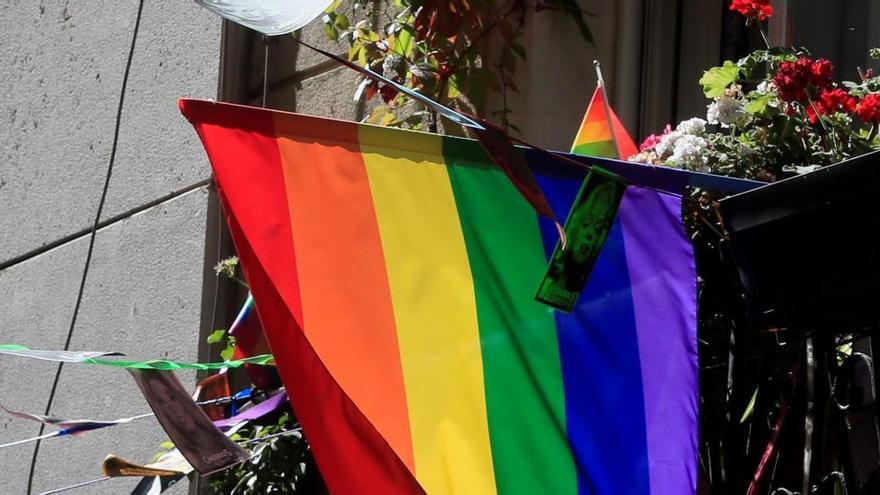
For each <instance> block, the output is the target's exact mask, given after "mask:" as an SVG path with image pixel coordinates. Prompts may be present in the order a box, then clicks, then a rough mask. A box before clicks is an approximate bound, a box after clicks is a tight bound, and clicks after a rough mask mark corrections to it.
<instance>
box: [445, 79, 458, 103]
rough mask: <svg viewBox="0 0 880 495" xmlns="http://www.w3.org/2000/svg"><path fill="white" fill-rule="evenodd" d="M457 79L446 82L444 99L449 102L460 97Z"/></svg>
mask: <svg viewBox="0 0 880 495" xmlns="http://www.w3.org/2000/svg"><path fill="white" fill-rule="evenodd" d="M457 79H458V78H457V77H450V78H449V80H448V81H447V82H446V99H448V100H450V101H452V100H454V99H456V98H458V97H459V96H461V91H460V90H459V89H458V82H457Z"/></svg>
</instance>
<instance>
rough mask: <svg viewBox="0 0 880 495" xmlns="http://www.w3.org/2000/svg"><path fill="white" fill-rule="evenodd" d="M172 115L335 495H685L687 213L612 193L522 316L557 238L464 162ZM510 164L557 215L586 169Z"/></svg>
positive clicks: (354, 138) (409, 139)
mask: <svg viewBox="0 0 880 495" xmlns="http://www.w3.org/2000/svg"><path fill="white" fill-rule="evenodd" d="M180 105H181V110H182V111H183V113H184V115H185V116H186V117H187V118H188V119H189V120H190V122H192V123H193V125H194V126H195V128H196V130H197V131H198V133H199V136H200V137H201V139H202V141H203V143H204V144H205V148H206V150H207V152H208V156H209V158H210V161H211V164H212V167H213V169H214V174H215V178H216V181H217V186H218V191H219V193H220V198H221V200H222V203H223V207H224V211H225V214H226V217H227V220H228V222H229V226H230V230H231V233H232V237H233V240H234V241H235V246H236V249H237V252H238V256H239V257H240V258H241V260H242V266H243V268H244V272H245V276H246V278H247V280H248V283H249V285H250V288H251V290H252V291H253V296H254V301H255V303H256V309H257V310H258V311H259V316H260V319H261V321H262V323H263V328H264V329H265V332H266V337H267V339H268V342H269V345H270V347H271V349H272V352H273V354H274V356H275V360H276V363H277V365H278V369H279V372H280V374H281V378H282V380H283V382H284V384H285V386H286V388H287V391H288V393H289V394H290V398H291V402H292V405H293V408H294V411H295V413H296V416H297V419H298V420H299V421H300V422H301V423H302V425H303V428H304V431H305V434H306V436H307V437H308V439H309V442H310V444H311V446H312V450H313V452H314V455H315V459H316V460H317V462H318V465H319V467H320V469H321V474H322V476H323V477H324V479H325V481H326V483H327V486H328V487H329V489H330V491H331V492H332V493H336V494H345V495H352V494H355V495H356V494H383V495H389V494H390V495H394V494H406V495H409V494H422V493H427V494H431V495H466V494H474V495H492V494H496V493H497V494H513V495H516V494H523V495H526V494H528V495H533V494H545V493H546V494H554V495H565V494H571V495H574V494H591V495H596V494H598V495H603V494H609V495H610V494H622V493H625V494H628V495H649V494H687V493H693V492H694V490H695V483H696V462H697V355H696V274H695V271H694V264H693V251H692V248H691V245H690V242H689V240H688V237H687V235H686V233H685V231H684V228H683V226H682V223H681V214H680V209H681V197H680V196H677V195H673V194H665V193H661V192H657V191H655V190H651V189H643V188H639V187H633V186H631V187H629V188H627V189H626V191H625V192H624V197H623V200H622V202H621V204H620V208H619V210H618V212H619V215H618V217H617V220H616V221H615V223H614V225H613V227H612V229H611V232H610V233H609V234H608V240H607V242H606V243H605V247H604V248H603V250H602V252H601V255H600V256H599V260H598V261H597V263H596V265H595V268H594V270H593V275H592V277H591V278H590V280H589V281H588V282H587V286H586V288H585V289H584V292H583V294H582V297H581V299H580V300H579V301H578V303H577V305H576V306H575V308H574V310H573V311H572V312H571V313H561V312H556V311H554V310H552V309H551V308H549V307H548V306H545V305H542V304H540V303H538V302H536V301H535V299H534V294H535V290H536V288H537V286H538V284H539V282H540V281H541V279H542V277H543V276H544V273H545V270H546V268H547V260H548V258H549V256H550V255H551V253H552V251H553V248H554V246H555V244H556V241H557V233H556V230H555V228H554V226H553V223H552V222H551V221H549V220H547V219H544V218H539V217H538V216H537V215H536V213H535V210H534V209H533V208H532V207H531V206H530V205H529V204H528V203H527V202H526V200H525V199H523V196H522V195H521V194H520V193H519V191H517V189H516V187H514V185H513V184H512V183H511V181H510V179H509V178H508V177H507V176H506V174H505V173H504V172H503V171H502V170H501V169H500V168H499V167H497V166H496V165H494V164H493V163H492V162H491V161H490V159H489V158H488V157H487V156H486V154H485V152H484V151H483V149H482V148H481V147H480V145H479V144H478V143H477V142H476V141H472V140H468V139H460V138H453V137H448V136H439V135H433V134H425V133H418V132H411V131H401V130H394V129H388V128H382V127H376V126H369V125H362V124H357V123H353V122H341V121H334V120H327V119H321V118H316V117H309V116H304V115H296V114H290V113H284V112H277V111H270V110H264V109H257V108H250V107H242V106H237V105H230V104H223V103H213V102H207V101H197V100H182V101H181V103H180ZM518 152H522V153H525V162H526V163H528V164H529V166H530V167H531V168H532V170H533V171H534V173H535V177H536V179H537V180H538V182H539V183H540V184H541V187H542V189H543V190H544V192H545V193H546V195H547V199H548V201H549V202H550V203H551V204H552V206H553V208H554V209H556V210H557V211H568V210H569V209H570V207H571V205H572V203H573V201H574V199H575V196H576V195H577V193H578V190H579V189H580V186H581V183H582V182H583V180H584V175H585V172H584V169H583V168H580V167H576V166H575V167H569V166H563V165H561V164H560V163H559V162H558V161H554V160H550V159H547V157H546V155H543V154H541V153H539V152H535V151H532V150H528V151H527V150H520V151H518ZM585 228H589V227H588V226H587V227H585Z"/></svg>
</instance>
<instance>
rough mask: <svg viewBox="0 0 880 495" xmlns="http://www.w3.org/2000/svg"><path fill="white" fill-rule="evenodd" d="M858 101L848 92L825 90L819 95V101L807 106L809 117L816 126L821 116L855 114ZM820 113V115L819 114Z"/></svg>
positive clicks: (838, 89)
mask: <svg viewBox="0 0 880 495" xmlns="http://www.w3.org/2000/svg"><path fill="white" fill-rule="evenodd" d="M857 104H858V100H856V99H855V97H853V96H850V94H849V93H847V92H846V91H844V90H842V89H840V88H837V89H823V90H822V92H821V93H819V98H818V100H816V101H814V102H813V103H812V104H810V105H807V117H808V118H809V119H810V123H811V124H815V123H816V120H818V118H819V115H829V114H833V113H853V112H855V111H856V108H857ZM817 112H818V113H817Z"/></svg>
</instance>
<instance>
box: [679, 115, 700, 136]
mask: <svg viewBox="0 0 880 495" xmlns="http://www.w3.org/2000/svg"><path fill="white" fill-rule="evenodd" d="M675 130H676V131H678V132H680V133H682V134H690V135H692V136H702V135H703V134H704V133H705V132H706V121H705V120H703V119H701V118H698V117H694V118H692V119H688V120H683V121H681V123H680V124H678V127H676V128H675Z"/></svg>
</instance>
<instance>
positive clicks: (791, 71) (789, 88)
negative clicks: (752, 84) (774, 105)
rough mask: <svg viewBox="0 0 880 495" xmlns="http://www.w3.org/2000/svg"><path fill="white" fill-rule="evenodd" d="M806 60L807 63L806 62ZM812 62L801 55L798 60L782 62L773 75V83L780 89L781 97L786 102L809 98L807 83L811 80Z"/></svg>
mask: <svg viewBox="0 0 880 495" xmlns="http://www.w3.org/2000/svg"><path fill="white" fill-rule="evenodd" d="M805 61H806V63H805ZM811 68H812V62H811V61H810V60H809V59H807V58H806V57H801V58H800V59H798V60H797V61H796V62H782V63H781V64H779V70H777V71H776V75H775V76H773V84H775V85H776V89H777V90H778V91H779V98H781V99H782V101H785V102H792V101H804V100H806V99H807V93H806V89H807V84H809V82H810V77H811Z"/></svg>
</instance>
